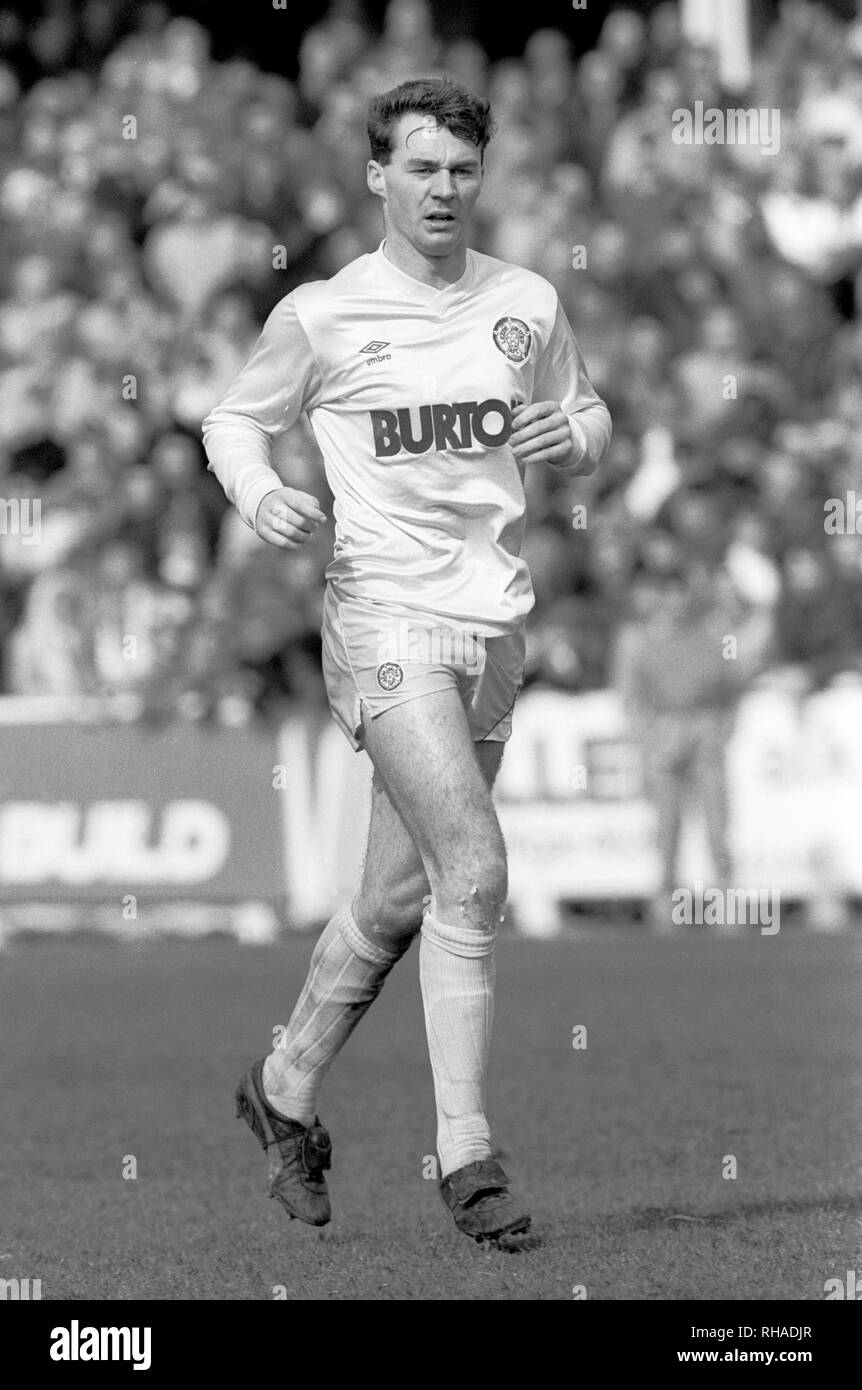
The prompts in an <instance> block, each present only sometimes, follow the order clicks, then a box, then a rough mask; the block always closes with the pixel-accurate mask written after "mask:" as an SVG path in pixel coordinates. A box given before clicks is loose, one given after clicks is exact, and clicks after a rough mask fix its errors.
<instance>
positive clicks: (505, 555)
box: [203, 78, 611, 1248]
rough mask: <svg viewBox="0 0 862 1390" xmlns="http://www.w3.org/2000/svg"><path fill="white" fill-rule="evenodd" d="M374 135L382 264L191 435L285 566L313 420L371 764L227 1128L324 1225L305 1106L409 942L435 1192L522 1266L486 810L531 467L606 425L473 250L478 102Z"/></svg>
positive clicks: (343, 649)
mask: <svg viewBox="0 0 862 1390" xmlns="http://www.w3.org/2000/svg"><path fill="white" fill-rule="evenodd" d="M368 133H369V138H370V142H371V159H370V160H369V163H368V185H369V188H370V189H371V191H372V193H373V194H375V195H376V196H377V197H379V198H380V200H381V202H382V207H383V222H384V232H385V236H384V240H383V242H382V243H381V245H380V247H379V248H378V249H377V250H376V251H374V252H372V253H371V254H369V255H365V256H360V257H358V258H357V259H356V260H354V261H353V262H351V264H349V265H347V266H345V268H344V269H343V270H341V271H339V273H338V274H337V275H335V276H333V277H332V279H330V280H328V281H319V282H316V283H313V284H306V285H302V286H300V287H299V288H297V289H296V290H294V291H293V293H291V294H289V295H287V296H286V297H285V298H284V299H282V300H281V302H280V303H279V304H278V305H277V306H276V308H275V309H274V310H273V312H272V313H271V315H270V316H269V318H268V319H267V322H266V324H265V326H264V329H263V332H262V333H261V336H260V338H259V340H258V342H257V344H256V346H255V349H254V351H253V353H252V356H251V359H250V361H249V362H248V364H247V366H246V367H245V368H244V369H243V371H242V372H240V374H239V376H238V377H237V379H236V381H235V382H234V384H233V385H232V387H231V388H230V390H229V391H228V393H227V396H226V397H225V398H224V400H223V401H222V402H221V404H220V405H219V406H217V407H216V408H215V409H214V410H213V411H212V412H211V413H210V414H209V416H208V417H207V419H206V420H205V421H204V426H203V428H204V442H205V446H206V450H207V455H208V458H209V463H210V468H211V469H212V470H213V472H214V473H215V474H216V476H217V477H218V479H219V481H220V482H221V484H222V486H223V487H224V489H225V491H226V493H227V495H228V497H229V498H230V500H231V501H232V502H233V503H234V505H235V506H236V507H237V509H238V511H239V513H240V515H241V516H242V517H243V519H244V520H245V521H246V523H247V524H248V525H249V526H250V527H252V528H253V529H254V530H255V531H256V532H257V534H258V535H259V536H260V537H262V538H263V539H264V540H266V541H268V542H269V543H270V544H272V545H277V546H282V547H284V548H287V549H297V548H298V547H299V546H301V545H304V544H306V543H307V541H308V540H309V538H310V537H311V536H312V535H313V534H314V531H315V529H316V527H317V526H318V525H319V524H320V522H321V521H323V520H325V519H326V518H325V516H324V514H323V512H322V511H321V510H320V507H319V505H318V501H317V499H316V498H314V497H311V496H309V495H308V494H306V493H304V492H300V491H298V490H297V489H295V488H290V487H284V486H282V484H281V482H280V480H279V478H278V476H277V475H276V474H275V473H274V471H273V470H272V468H271V467H270V462H269V460H270V448H271V444H272V441H273V439H274V438H275V437H276V435H278V434H279V433H280V432H281V431H283V430H284V429H286V428H288V427H289V426H290V425H292V424H293V423H294V422H295V421H296V419H297V418H298V416H299V415H300V413H301V412H303V411H305V412H307V415H308V419H309V422H310V424H311V428H312V430H313V432H314V435H315V437H316V439H317V442H318V444H319V446H320V449H321V452H322V454H323V459H324V464H325V468H326V476H327V480H328V482H329V485H330V488H331V490H332V493H333V496H334V499H335V525H336V539H335V549H334V555H333V559H332V561H331V563H330V564H329V566H328V568H327V570H326V594H325V601H324V620H323V629H322V639H323V674H324V678H325V682H326V688H327V694H328V698H329V703H330V707H331V710H332V714H333V716H334V718H335V720H336V722H337V723H338V725H339V726H340V728H341V729H342V730H343V732H344V734H345V735H346V737H347V738H348V740H349V741H350V743H351V746H352V747H353V748H354V749H357V750H358V749H360V748H365V749H366V751H367V753H368V755H369V757H370V758H371V761H372V764H373V768H374V775H373V780H372V804H371V821H370V826H369V831H368V845H367V850H366V855H365V860H364V864H363V870H362V877H361V882H360V884H359V887H358V890H357V892H356V894H355V896H354V897H353V900H352V901H351V902H350V903H345V904H343V905H342V906H341V907H340V908H339V909H338V911H337V912H336V913H335V915H334V917H333V918H332V920H331V921H330V922H329V923H328V925H327V926H326V927H325V929H324V931H323V933H322V934H321V936H320V938H319V940H318V942H317V944H316V946H315V948H314V951H313V954H312V958H311V968H310V971H309V975H308V978H307V980H306V983H305V986H304V988H303V990H302V992H301V994H300V997H299V1000H298V1002H297V1004H296V1007H295V1009H294V1011H293V1014H292V1016H291V1019H290V1023H289V1025H288V1028H287V1033H286V1036H285V1037H284V1038H283V1039H282V1041H281V1043H280V1045H279V1048H278V1049H276V1050H273V1051H272V1052H270V1053H269V1055H268V1056H267V1057H266V1059H265V1060H264V1061H262V1062H258V1063H256V1064H255V1066H253V1067H252V1068H251V1070H250V1071H249V1072H248V1073H247V1074H246V1075H245V1076H244V1077H243V1078H242V1080H241V1081H240V1083H239V1086H238V1088H237V1093H236V1099H237V1113H238V1114H239V1115H241V1116H243V1117H244V1118H245V1119H246V1120H247V1122H248V1123H249V1125H250V1126H251V1128H252V1130H253V1131H254V1133H255V1134H256V1136H257V1137H258V1139H259V1140H260V1142H261V1144H262V1145H263V1147H264V1148H265V1149H266V1150H267V1152H268V1155H269V1162H270V1178H269V1190H270V1195H272V1196H275V1197H277V1198H278V1199H279V1200H280V1201H281V1202H282V1204H283V1205H284V1206H285V1207H286V1208H287V1210H288V1212H289V1213H290V1214H291V1216H295V1217H298V1218H299V1219H300V1220H303V1221H306V1222H309V1223H310V1224H312V1225H324V1224H325V1223H326V1222H327V1221H329V1219H330V1205H329V1198H328V1194H327V1189H326V1183H325V1177H324V1170H325V1169H326V1168H328V1167H329V1166H330V1148H331V1146H330V1140H329V1135H328V1134H327V1132H326V1130H325V1129H324V1128H323V1126H322V1125H321V1124H320V1122H319V1119H318V1117H317V1104H318V1093H319V1090H320V1084H321V1081H322V1079H323V1076H324V1074H325V1072H326V1071H327V1069H328V1067H329V1066H330V1064H331V1063H332V1061H333V1060H334V1058H335V1057H336V1055H337V1053H338V1052H339V1050H340V1049H341V1047H342V1046H343V1045H344V1043H345V1042H346V1041H347V1038H348V1037H349V1036H350V1034H351V1032H352V1031H353V1029H354V1028H355V1027H356V1024H357V1023H358V1022H359V1020H360V1018H361V1017H362V1016H363V1014H364V1013H365V1012H366V1010H367V1009H368V1007H369V1005H370V1004H371V1003H372V1002H373V1000H374V999H375V998H376V996H377V994H378V993H379V991H380V989H381V986H382V984H383V981H384V979H385V977H386V975H387V974H388V973H389V971H390V970H391V969H392V967H393V965H394V964H395V963H396V962H397V961H398V960H399V959H400V957H401V956H402V955H403V954H404V952H405V951H406V950H407V948H408V946H409V945H410V942H411V941H412V940H413V938H414V936H416V935H417V934H418V935H420V937H421V944H420V952H419V973H420V982H421V990H422V999H423V1006H424V1014H425V1024H426V1031H427V1039H428V1051H429V1055H430V1061H431V1068H432V1073H433V1077H434V1090H435V1097H436V1106H437V1120H438V1133H437V1150H438V1155H439V1163H440V1179H441V1180H440V1190H441V1195H442V1197H443V1200H444V1202H445V1203H446V1205H447V1206H448V1207H449V1209H450V1211H451V1212H452V1215H453V1217H454V1220H455V1223H456V1225H457V1226H458V1228H459V1229H460V1230H461V1231H463V1232H464V1233H465V1234H467V1235H469V1236H471V1237H473V1238H474V1239H476V1240H478V1241H489V1242H492V1243H494V1244H496V1245H498V1246H500V1247H501V1248H515V1247H517V1246H518V1244H519V1243H523V1241H524V1239H525V1237H526V1234H527V1232H528V1231H529V1227H530V1217H529V1215H527V1213H526V1211H525V1210H524V1208H523V1207H522V1205H521V1204H520V1202H518V1201H517V1200H516V1198H515V1197H514V1196H513V1194H512V1193H511V1191H510V1190H509V1183H508V1179H507V1177H506V1174H505V1173H504V1171H503V1169H502V1167H501V1166H500V1164H499V1163H498V1162H497V1161H496V1160H495V1159H494V1158H493V1156H492V1145H491V1135H490V1130H489V1126H488V1122H487V1119H486V1117H485V1073H486V1067H487V1062H488V1050H489V1044H490V1040H491V1025H492V1015H493V1003H494V941H495V933H496V930H497V926H498V924H499V923H500V922H501V921H502V919H503V910H504V906H505V902H506V895H507V887H508V885H507V865H506V847H505V844H504V841H503V836H502V833H501V830H500V826H499V823H498V820H497V815H496V812H495V809H494V804H493V800H492V795H491V788H492V786H493V783H494V778H495V776H496V774H497V770H498V768H499V766H500V761H501V758H502V754H503V748H504V745H505V742H506V740H507V739H508V738H509V735H510V733H511V725H512V710H513V707H514V704H515V700H516V698H517V695H518V692H519V690H520V687H521V684H522V681H523V677H524V621H525V619H526V617H527V614H528V613H529V612H530V610H531V608H532V606H533V602H534V599H533V591H532V587H531V583H530V575H529V571H528V568H527V565H526V563H525V561H524V560H522V559H520V558H519V552H520V548H521V541H522V537H523V533H524V521H525V498H524V487H523V482H524V474H525V469H526V467H527V466H528V465H530V466H532V465H536V464H540V463H547V464H549V465H550V466H551V467H553V468H555V469H557V470H558V471H560V472H562V473H564V474H566V475H567V476H571V475H574V474H579V475H588V474H590V473H592V472H593V471H594V470H595V467H596V465H597V464H598V463H599V462H600V461H601V459H602V457H603V456H604V454H605V453H606V451H607V448H608V444H609V442H610V434H611V423H610V416H609V414H608V410H607V407H606V406H605V405H604V403H603V402H602V401H601V400H600V399H599V397H598V396H597V395H596V393H595V391H594V390H593V388H592V386H591V384H590V381H589V379H588V377H587V373H586V370H585V366H584V360H583V357H582V354H581V351H580V348H579V346H578V343H577V341H576V339H575V337H574V335H573V333H572V330H571V328H570V326H569V323H568V321H567V319H566V316H565V314H564V313H563V310H562V308H561V306H560V304H559V301H558V298H557V295H556V292H555V290H554V289H553V287H552V286H551V285H550V284H549V283H548V282H547V281H546V280H544V279H543V278H542V277H541V276H539V275H536V274H534V273H533V272H531V271H528V270H524V269H521V268H520V267H518V266H515V265H509V264H506V263H505V262H502V261H499V260H496V259H494V258H493V257H490V256H484V255H480V254H478V253H477V252H475V251H473V250H472V249H470V248H469V240H470V226H471V219H472V216H473V211H474V208H475V204H476V200H477V198H478V196H479V191H480V188H481V185H482V174H483V161H484V151H485V147H486V145H487V143H488V140H489V138H490V136H491V133H492V119H491V112H490V108H489V105H488V103H487V102H486V101H484V100H482V99H480V98H478V97H475V96H473V95H471V94H470V93H469V92H467V91H465V90H463V89H462V88H460V87H459V86H457V85H456V84H455V83H454V82H452V81H450V80H448V79H437V78H435V79H422V80H417V81H411V82H405V83H402V84H401V85H400V86H398V87H396V88H395V89H394V90H392V91H390V92H387V93H385V94H383V95H381V96H377V97H374V98H373V99H372V101H371V103H370V107H369V120H368ZM537 215H540V213H539V210H538V209H537Z"/></svg>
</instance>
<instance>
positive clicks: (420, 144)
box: [368, 112, 482, 257]
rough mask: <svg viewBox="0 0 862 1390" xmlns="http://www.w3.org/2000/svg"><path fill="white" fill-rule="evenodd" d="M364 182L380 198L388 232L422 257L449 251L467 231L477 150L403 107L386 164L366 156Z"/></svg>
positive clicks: (475, 189) (478, 168)
mask: <svg viewBox="0 0 862 1390" xmlns="http://www.w3.org/2000/svg"><path fill="white" fill-rule="evenodd" d="M368 186H369V188H370V189H371V191H372V193H376V194H377V195H378V197H381V198H382V199H383V200H384V203H385V208H386V227H387V234H394V235H396V236H401V237H403V238H404V239H405V240H406V241H409V242H410V244H411V245H412V246H414V247H415V248H416V249H417V251H421V252H422V254H423V255H425V256H439V257H445V256H450V255H451V254H452V252H453V251H456V250H458V249H459V247H460V246H461V245H462V244H463V243H464V242H465V241H466V239H467V236H468V233H469V226H470V220H471V218H472V215H473V208H474V206H475V203H476V199H477V198H478V196H479V190H480V188H481V187H482V159H481V154H480V152H479V149H478V147H477V146H476V145H473V144H471V142H470V141H469V140H462V139H460V138H459V137H458V136H457V135H453V134H452V132H451V131H450V130H447V129H446V127H445V126H440V125H438V124H437V122H436V121H435V120H434V119H433V117H430V116H422V115H420V114H419V113H415V114H412V113H410V112H408V114H407V115H405V116H401V117H400V118H399V120H398V121H397V123H396V124H395V126H394V127H393V129H392V153H391V155H390V158H389V163H388V164H378V163H377V161H376V160H374V159H372V160H369V162H368Z"/></svg>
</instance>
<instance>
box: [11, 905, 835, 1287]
mask: <svg viewBox="0 0 862 1390" xmlns="http://www.w3.org/2000/svg"><path fill="white" fill-rule="evenodd" d="M311 944H312V943H311V941H310V939H309V938H308V937H298V938H291V939H289V940H287V941H286V942H285V943H284V944H283V945H280V946H278V947H260V948H254V947H240V946H237V945H236V944H234V943H233V942H231V941H227V940H208V941H194V942H189V943H184V942H178V941H153V942H148V943H145V944H142V945H130V944H128V943H126V944H113V943H110V942H104V941H86V942H74V941H60V940H51V941H38V942H29V941H15V942H13V944H12V945H11V946H10V948H9V949H8V950H7V951H5V952H4V954H3V955H2V956H0V1019H2V1024H0V1028H2V1039H3V1046H2V1049H0V1072H2V1094H3V1120H4V1123H3V1126H2V1135H0V1172H2V1186H3V1207H4V1214H3V1222H2V1236H0V1277H5V1278H7V1279H8V1278H15V1277H17V1278H26V1277H29V1278H31V1279H36V1278H41V1280H42V1296H43V1298H46V1299H87V1298H94V1299H130V1298H151V1299H213V1298H214V1299H272V1298H273V1297H274V1296H276V1295H279V1294H281V1293H282V1291H283V1294H284V1295H286V1297H287V1298H288V1299H290V1300H296V1299H374V1300H377V1299H456V1300H460V1299H481V1300H486V1299H505V1300H511V1299H553V1300H557V1299H565V1300H568V1299H571V1298H572V1297H573V1290H574V1289H575V1288H576V1286H582V1288H583V1291H584V1292H585V1294H586V1297H587V1298H588V1299H658V1300H680V1299H687V1298H695V1299H708V1300H711V1299H721V1300H724V1299H740V1298H754V1299H758V1300H770V1299H811V1300H822V1299H823V1298H824V1287H823V1286H824V1283H825V1281H826V1280H827V1279H829V1278H833V1277H836V1276H837V1277H840V1278H843V1277H844V1276H845V1273H846V1271H847V1270H849V1269H854V1270H857V1269H858V1268H859V1266H860V1257H862V1250H860V1247H862V1242H860V1233H862V1220H861V1219H862V1173H860V1154H862V1142H860V1141H862V1028H860V1021H862V1005H860V990H859V985H860V975H862V937H860V934H859V933H858V932H856V931H854V932H849V933H846V934H843V935H840V936H830V937H825V936H804V935H802V934H794V933H793V932H790V931H788V932H786V933H782V934H779V935H778V936H774V937H762V936H759V935H754V936H752V937H748V938H743V939H717V938H715V937H712V936H709V935H708V934H707V933H705V932H701V933H698V932H697V931H695V930H692V931H691V932H690V934H686V935H684V936H682V937H681V938H678V939H670V940H665V939H659V940H654V939H650V938H648V937H647V936H646V935H645V934H644V933H643V932H642V931H639V930H636V929H624V928H613V927H611V928H608V929H607V930H605V931H603V932H595V933H593V934H591V935H586V936H580V937H574V936H573V937H570V938H565V939H558V940H554V941H536V942H532V941H526V940H519V939H515V938H513V937H504V938H502V939H501V940H500V942H499V946H498V996H497V1021H496V1025H495V1039H494V1050H493V1060H492V1068H491V1077H490V1088H489V1091H490V1094H489V1111H490V1115H491V1120H492V1125H493V1127H494V1132H495V1136H496V1139H497V1142H498V1144H499V1150H500V1154H501V1157H502V1160H503V1162H504V1165H505V1166H506V1167H507V1169H508V1170H509V1172H510V1176H511V1178H512V1181H513V1185H517V1189H518V1191H519V1192H520V1193H522V1194H523V1195H524V1196H525V1197H526V1198H527V1199H528V1201H529V1204H530V1207H531V1209H532V1211H533V1216H534V1222H535V1225H536V1227H537V1228H538V1229H539V1230H540V1232H541V1233H542V1234H543V1237H544V1243H543V1245H542V1247H541V1248H540V1249H539V1250H537V1251H535V1252H532V1253H528V1254H519V1255H503V1254H500V1253H497V1252H485V1251H483V1250H481V1249H480V1248H478V1247H476V1246H474V1245H473V1244H472V1243H471V1242H469V1241H468V1240H466V1239H465V1238H464V1237H463V1236H461V1235H459V1234H458V1233H457V1232H456V1231H455V1229H454V1226H453V1225H452V1222H451V1218H450V1217H449V1215H448V1213H447V1212H446V1211H445V1209H444V1208H443V1205H442V1203H441V1202H440V1199H439V1196H438V1194H437V1191H436V1186H435V1183H434V1182H433V1181H429V1180H428V1178H427V1177H425V1176H423V1174H425V1173H428V1172H430V1171H431V1168H432V1164H431V1162H430V1161H429V1160H430V1159H431V1157H432V1156H433V1152H434V1109H433V1093H432V1085H431V1075H430V1070H429V1066H428V1061H427V1056H426V1051H425V1043H424V1032H423V1024H422V1010H421V999H420V994H419V983H418V950H417V947H416V946H415V945H414V947H413V948H412V950H411V951H410V953H409V954H408V956H407V957H406V958H405V960H404V961H403V962H402V963H401V965H400V966H399V967H398V968H397V969H396V971H395V972H394V974H393V975H392V976H391V977H390V979H389V981H388V982H387V984H386V987H385V989H384V991H383V994H382V995H381V997H380V999H379V1000H378V1001H377V1003H376V1004H375V1005H374V1007H373V1009H372V1011H371V1012H370V1013H369V1015H368V1016H367V1018H365V1019H364V1020H363V1022H362V1023H361V1024H360V1026H359V1028H358V1030H357V1032H356V1033H355V1034H354V1036H353V1038H352V1039H351V1040H350V1042H349V1043H348V1045H347V1048H346V1049H345V1051H344V1052H343V1053H342V1055H341V1057H340V1058H339V1060H338V1062H337V1063H336V1065H335V1067H334V1069H333V1071H332V1072H331V1073H330V1076H329V1077H328V1079H327V1082H326V1084H325V1088H324V1091H323V1096H322V1100H321V1107H320V1109H321V1115H322V1118H323V1120H324V1122H325V1123H326V1125H327V1126H328V1128H329V1129H330V1131H331V1133H332V1138H333V1146H334V1167H333V1171H332V1174H331V1176H330V1179H329V1182H330V1189H331V1193H332V1199H333V1207H334V1211H335V1217H334V1220H333V1222H332V1225H331V1226H329V1227H328V1228H326V1231H325V1233H324V1237H323V1238H321V1236H320V1233H318V1232H317V1231H314V1230H312V1229H310V1228H308V1227H302V1226H301V1225H300V1223H299V1222H291V1221H289V1220H288V1219H287V1217H286V1214H285V1213H284V1212H283V1210H282V1209H281V1208H280V1207H279V1206H278V1204H277V1203H276V1202H274V1201H269V1200H267V1198H266V1195H265V1168H266V1161H265V1158H264V1155H263V1152H262V1150H261V1149H260V1147H259V1146H258V1145H257V1144H256V1142H255V1141H254V1140H253V1138H252V1135H251V1133H250V1131H249V1130H248V1129H247V1128H246V1126H245V1125H244V1124H241V1123H240V1122H239V1121H238V1120H236V1119H235V1118H234V1107H233V1089H234V1085H235V1082H236V1080H237V1078H238V1076H239V1074H240V1072H241V1071H242V1070H243V1069H244V1068H245V1067H246V1066H247V1065H248V1064H249V1063H250V1062H251V1061H252V1060H253V1059H254V1058H256V1057H260V1056H261V1055H262V1054H263V1053H264V1052H265V1051H266V1050H267V1048H268V1047H269V1046H271V1043H272V1037H273V1030H274V1029H275V1028H277V1026H278V1025H279V1024H283V1023H286V1022H287V1019H288V1017H289V1013H290V1009H291V1007H292V1005H293V1002H294V1000H295V998H296V996H297V994H298V992H299V988H300V986H301V983H302V980H303V977H304V974H305V970H306V966H307V963H308V958H309V955H310V952H311ZM584 1028H585V1029H586V1035H585V1038H584V1034H583V1033H576V1032H575V1031H574V1030H576V1029H584ZM584 1040H585V1041H586V1047H575V1046H573V1042H576V1041H581V1042H582V1041H584ZM731 1159H733V1160H735V1171H736V1177H731V1176H724V1174H729V1173H730V1172H732V1171H733V1170H734V1164H733V1163H731V1162H730V1161H729V1160H731ZM133 1171H134V1172H136V1176H134V1177H132V1176H126V1177H124V1172H125V1173H127V1174H130V1173H132V1172H133Z"/></svg>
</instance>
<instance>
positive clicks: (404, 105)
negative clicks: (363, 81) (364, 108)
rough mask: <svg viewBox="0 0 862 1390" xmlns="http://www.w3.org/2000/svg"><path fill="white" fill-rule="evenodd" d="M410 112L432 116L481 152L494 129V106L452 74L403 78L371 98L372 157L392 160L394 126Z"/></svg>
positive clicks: (380, 161)
mask: <svg viewBox="0 0 862 1390" xmlns="http://www.w3.org/2000/svg"><path fill="white" fill-rule="evenodd" d="M408 112H411V113H412V112H416V114H417V115H420V116H433V118H434V120H435V121H436V122H437V123H438V125H442V126H445V127H446V129H447V130H451V132H452V134H453V135H457V136H458V137H459V138H460V139H461V140H468V141H469V142H470V144H472V145H476V146H477V147H478V149H479V150H480V152H482V153H484V150H485V146H486V145H487V143H488V141H489V140H490V138H491V136H492V135H493V133H494V128H495V127H494V121H493V118H492V116H491V106H490V103H489V102H487V101H485V99H484V98H483V97H477V96H474V95H473V93H472V92H468V91H467V89H466V88H465V87H459V86H458V83H457V82H453V81H452V79H451V78H449V77H419V78H415V79H414V80H413V81H411V82H402V83H400V85H399V86H397V87H393V88H392V90H391V91H389V92H381V93H380V94H379V95H377V96H373V97H372V98H371V100H370V101H369V103H368V139H369V141H370V142H371V158H372V159H376V160H377V161H378V162H379V163H380V164H388V163H389V158H390V156H391V154H392V147H391V145H390V143H389V140H390V136H391V134H392V127H393V125H394V124H395V122H396V121H397V120H398V118H399V117H400V116H406V115H407V113H408Z"/></svg>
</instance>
